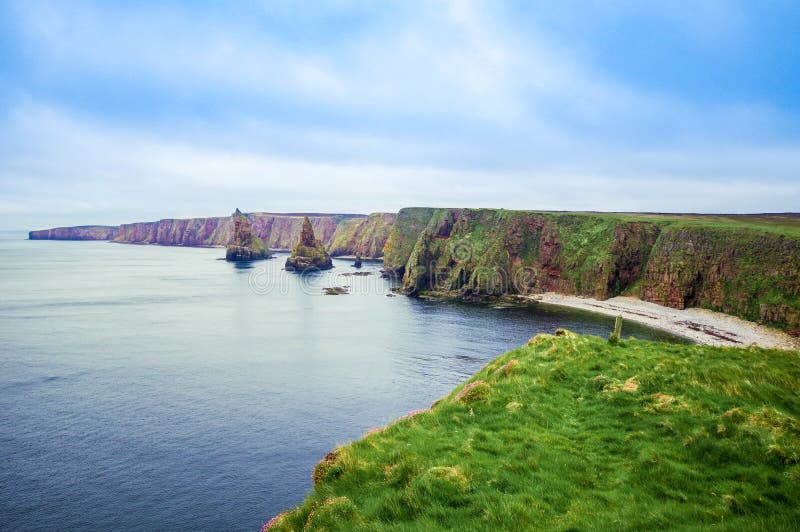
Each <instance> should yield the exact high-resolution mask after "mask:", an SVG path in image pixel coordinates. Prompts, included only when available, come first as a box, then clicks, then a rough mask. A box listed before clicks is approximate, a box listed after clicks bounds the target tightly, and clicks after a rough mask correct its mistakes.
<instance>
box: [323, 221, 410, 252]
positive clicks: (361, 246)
mask: <svg viewBox="0 0 800 532" xmlns="http://www.w3.org/2000/svg"><path fill="white" fill-rule="evenodd" d="M395 217H396V215H395V214H392V213H383V212H379V213H373V214H370V215H369V216H368V217H367V218H366V219H363V218H351V219H346V220H342V222H340V223H339V225H338V226H337V227H336V231H334V233H333V236H332V237H331V239H330V242H329V243H328V244H327V248H328V252H329V253H330V254H331V255H334V256H337V255H339V256H341V255H360V256H361V257H370V258H377V257H382V256H383V248H384V245H385V244H386V240H387V239H388V238H389V233H390V232H391V230H392V226H393V225H394V221H395ZM322 241H323V242H325V239H322Z"/></svg>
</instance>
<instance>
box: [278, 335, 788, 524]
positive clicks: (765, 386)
mask: <svg viewBox="0 0 800 532" xmlns="http://www.w3.org/2000/svg"><path fill="white" fill-rule="evenodd" d="M559 333H560V334H559V335H557V336H550V335H539V336H536V337H534V338H533V339H531V341H530V342H529V343H528V345H527V346H525V347H522V348H519V349H516V350H514V351H511V352H509V353H506V354H505V355H503V356H501V357H499V358H497V359H496V360H494V361H493V362H491V363H490V364H489V365H487V366H486V367H485V368H484V369H483V370H481V371H480V372H479V373H477V374H476V375H475V376H474V377H473V378H472V379H470V381H469V382H468V383H465V384H464V385H462V386H459V387H458V388H456V389H455V390H454V391H453V393H451V394H450V395H448V396H447V397H445V398H443V399H441V400H439V401H437V402H436V403H434V405H433V407H432V408H431V409H430V410H425V411H421V412H417V413H413V415H409V416H407V417H405V418H403V419H400V420H398V421H396V422H394V423H392V424H391V425H389V426H388V427H385V428H383V429H379V430H373V431H370V433H368V434H367V435H366V436H365V437H364V438H363V439H361V440H359V441H356V442H354V443H351V444H349V445H346V446H343V447H340V448H338V449H336V450H335V451H333V452H332V453H331V454H329V455H328V456H327V457H326V458H325V459H324V460H323V461H322V462H320V464H319V465H318V466H317V467H316V469H315V470H314V475H313V476H314V480H315V488H314V490H313V492H312V493H311V494H310V495H309V496H308V498H307V499H306V501H305V502H304V503H303V504H302V505H300V506H299V507H298V508H296V509H295V510H293V511H291V512H289V513H287V514H283V515H282V516H279V517H278V518H276V519H275V520H273V522H272V525H273V527H274V529H276V530H303V528H304V527H307V529H312V530H375V529H380V530H433V529H457V530H496V529H502V530H522V529H531V528H533V529H547V530H551V529H552V530H594V529H602V530H607V529H614V530H643V529H658V528H664V529H675V528H680V529H693V530H694V529H710V528H712V527H713V528H715V529H723V530H790V529H796V527H797V523H798V522H800V421H798V419H800V417H799V416H800V395H798V392H797V390H798V389H800V353H798V352H791V351H777V350H764V349H759V348H740V349H731V348H715V347H709V346H701V345H674V344H664V343H654V342H645V341H638V340H632V339H628V340H624V341H622V342H620V343H619V344H617V345H612V344H610V343H609V342H608V341H606V340H603V339H600V338H597V337H592V336H577V335H574V334H572V333H568V332H566V331H559Z"/></svg>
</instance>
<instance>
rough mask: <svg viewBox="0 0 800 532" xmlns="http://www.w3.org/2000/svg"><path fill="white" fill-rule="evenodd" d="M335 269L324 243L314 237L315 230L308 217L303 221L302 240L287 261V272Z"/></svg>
mask: <svg viewBox="0 0 800 532" xmlns="http://www.w3.org/2000/svg"><path fill="white" fill-rule="evenodd" d="M331 268H333V261H331V256H330V255H328V252H327V251H325V247H324V246H323V245H322V242H320V241H319V240H317V238H316V237H315V236H314V228H313V227H311V221H310V220H309V219H308V216H306V217H305V219H304V220H303V229H302V230H301V231H300V239H299V240H298V242H297V244H296V245H295V246H294V248H292V254H291V255H290V256H289V258H288V259H286V266H285V269H286V271H299V272H302V271H306V270H330V269H331Z"/></svg>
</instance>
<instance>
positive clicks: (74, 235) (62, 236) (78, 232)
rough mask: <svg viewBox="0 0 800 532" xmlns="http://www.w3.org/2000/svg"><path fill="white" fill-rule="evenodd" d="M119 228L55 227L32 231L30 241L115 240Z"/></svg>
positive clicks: (106, 226) (103, 226)
mask: <svg viewBox="0 0 800 532" xmlns="http://www.w3.org/2000/svg"><path fill="white" fill-rule="evenodd" d="M118 230H119V227H115V226H109V225H82V226H79V227H54V228H53V229H42V230H40V231H30V232H29V233H28V239H29V240H113V239H114V238H116V236H117V231H118Z"/></svg>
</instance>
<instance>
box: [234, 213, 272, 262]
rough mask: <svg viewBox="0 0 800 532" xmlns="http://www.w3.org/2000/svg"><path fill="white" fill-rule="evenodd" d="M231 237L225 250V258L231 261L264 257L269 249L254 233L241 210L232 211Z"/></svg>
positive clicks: (267, 254)
mask: <svg viewBox="0 0 800 532" xmlns="http://www.w3.org/2000/svg"><path fill="white" fill-rule="evenodd" d="M232 217H233V237H232V238H231V241H230V243H229V244H228V248H227V250H226V251H225V260H227V261H231V262H238V261H247V260H259V259H266V258H267V257H269V256H270V252H269V249H267V246H265V245H264V242H262V241H261V239H260V238H258V237H257V236H256V235H254V234H253V226H252V224H251V223H250V220H248V219H247V216H245V215H244V214H242V211H240V210H239V209H236V212H234V213H233V215H232Z"/></svg>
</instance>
